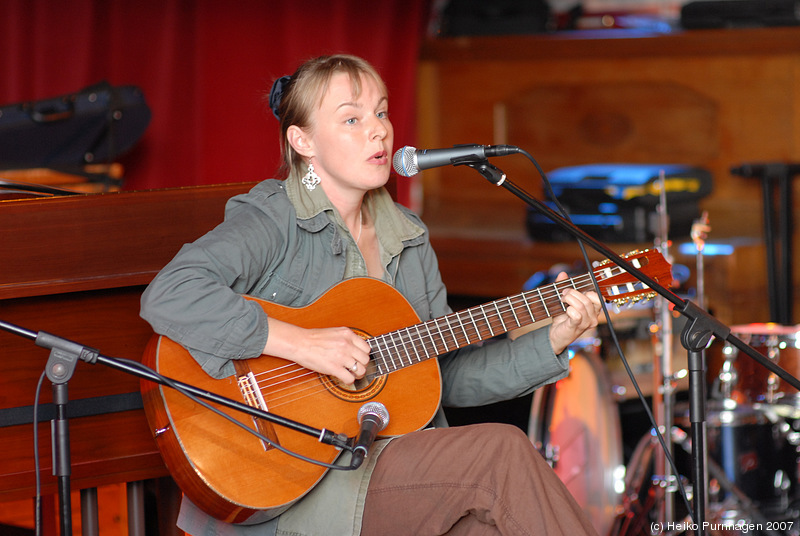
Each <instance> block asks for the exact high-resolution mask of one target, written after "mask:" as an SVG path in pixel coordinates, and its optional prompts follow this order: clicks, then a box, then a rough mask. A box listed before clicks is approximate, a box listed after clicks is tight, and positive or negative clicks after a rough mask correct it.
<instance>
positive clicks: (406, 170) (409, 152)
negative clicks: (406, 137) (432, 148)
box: [392, 145, 419, 177]
mask: <svg viewBox="0 0 800 536" xmlns="http://www.w3.org/2000/svg"><path fill="white" fill-rule="evenodd" d="M416 154H417V150H416V149H415V148H414V147H411V146H409V145H406V146H405V147H403V148H401V149H398V150H397V151H396V152H395V153H394V158H392V165H393V166H394V170H395V171H396V172H397V174H398V175H402V176H403V177H413V176H414V175H416V174H417V173H419V167H417V159H416Z"/></svg>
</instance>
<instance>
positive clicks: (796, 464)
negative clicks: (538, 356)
mask: <svg viewBox="0 0 800 536" xmlns="http://www.w3.org/2000/svg"><path fill="white" fill-rule="evenodd" d="M658 308H659V303H658V301H656V302H655V304H654V305H653V307H652V310H649V311H647V310H646V311H645V312H644V313H643V314H642V311H639V315H638V316H639V317H640V318H645V319H647V320H646V324H647V326H646V328H645V329H644V330H639V331H641V332H644V333H645V334H646V335H645V336H646V337H649V340H645V342H644V345H645V346H648V348H647V350H646V351H645V352H644V353H643V355H644V359H643V360H647V361H650V362H651V366H650V370H653V371H654V373H653V374H652V378H650V379H652V384H649V385H648V387H647V389H645V391H649V392H648V393H647V394H648V395H649V396H651V399H652V404H653V411H652V413H653V415H654V416H655V420H656V424H657V426H658V429H659V430H660V431H661V433H662V435H663V437H664V439H665V441H664V442H663V443H662V442H660V441H658V440H657V434H656V433H655V429H654V427H652V426H648V431H647V432H646V433H644V435H643V436H641V437H639V438H638V441H636V444H635V445H629V446H628V448H627V449H626V445H625V444H624V442H623V434H622V431H623V430H624V428H625V424H626V423H625V422H622V423H621V422H620V421H621V419H620V411H619V409H620V408H619V404H620V403H621V401H622V400H623V398H625V397H626V396H628V395H627V394H625V393H626V391H627V386H626V385H623V384H624V383H625V382H620V381H614V374H613V373H612V370H613V363H612V362H611V361H613V359H612V360H611V361H610V360H609V354H613V353H614V352H613V351H612V352H609V349H608V348H607V347H606V346H607V344H608V343H607V341H605V340H604V339H603V338H602V337H599V336H595V337H590V338H588V339H585V340H584V339H582V340H580V341H578V342H577V343H576V344H575V345H574V346H573V348H572V353H573V354H574V357H573V358H572V359H571V361H570V369H571V370H570V374H569V375H568V376H567V377H566V378H564V379H562V380H559V381H558V382H556V383H555V384H552V385H549V386H546V387H545V388H542V389H539V390H538V391H537V392H536V393H535V394H534V398H533V403H532V407H531V415H530V421H529V427H528V435H529V437H530V439H531V441H532V442H533V443H534V445H535V446H536V447H537V448H539V450H540V451H541V452H542V454H543V455H544V456H545V458H546V459H547V461H548V462H549V463H550V464H551V466H552V467H553V469H554V470H555V472H556V474H558V476H559V477H560V478H561V480H562V481H563V482H564V483H565V485H566V486H567V488H568V489H569V490H570V492H571V493H572V495H573V496H574V497H575V499H576V500H577V502H578V504H580V505H581V506H582V507H583V509H584V511H585V512H586V513H587V515H588V516H589V518H590V519H591V520H592V522H593V524H594V526H595V528H596V529H597V532H598V534H600V535H601V536H623V535H624V536H628V535H645V534H646V535H651V536H652V535H656V534H684V533H685V534H692V533H694V532H695V531H696V526H693V521H692V517H691V516H690V515H689V507H690V506H689V505H690V504H691V499H692V491H693V490H692V482H691V467H692V465H691V439H690V437H691V436H690V435H689V430H690V422H689V413H688V408H689V406H688V404H687V403H686V402H674V401H675V400H676V399H677V396H676V395H679V394H680V393H681V391H680V389H681V386H682V382H681V379H680V378H681V377H682V374H681V371H679V372H677V373H676V372H673V371H672V370H669V369H668V368H666V369H665V368H664V367H663V358H664V354H671V353H673V351H671V350H670V348H671V347H672V346H673V345H672V341H671V340H666V341H665V340H664V338H663V335H664V331H668V332H669V331H670V330H671V327H670V328H669V329H667V330H664V320H665V319H667V318H668V317H669V315H663V316H659V314H658V313H657V309H658ZM654 311H655V314H654ZM639 323H641V321H639ZM600 327H602V326H600ZM731 332H732V333H733V334H734V335H736V336H737V337H738V338H739V339H741V340H742V341H744V342H746V343H748V344H749V345H750V346H752V347H754V348H755V349H756V350H758V351H759V352H760V353H762V354H763V355H765V356H766V357H768V358H769V359H770V360H771V361H773V362H774V363H776V364H777V365H779V366H780V367H781V368H783V369H785V370H786V371H788V372H789V373H790V374H792V375H793V376H795V377H797V376H798V375H800V325H797V326H784V325H778V324H772V323H769V324H746V325H738V326H733V327H732V328H731ZM641 342H642V340H641V339H639V340H638V343H641ZM629 346H630V344H628V346H626V348H628V349H629ZM675 346H676V349H675V350H674V352H681V351H682V355H683V356H685V350H683V348H682V347H681V346H680V344H677V345H675ZM620 348H622V346H620ZM624 351H626V350H624ZM676 356H677V358H678V359H679V358H680V357H681V354H679V353H676ZM705 356H706V362H707V363H708V365H707V368H706V370H707V372H706V378H707V379H706V391H707V400H706V422H705V446H706V449H705V450H706V451H707V452H704V453H703V456H704V459H705V468H706V471H707V475H706V478H705V482H706V483H707V486H706V491H705V500H706V504H707V505H706V507H705V516H706V518H705V519H704V532H705V533H706V534H724V535H726V536H727V535H738V534H782V535H788V534H794V535H796V534H800V392H798V391H797V390H796V389H794V388H793V387H792V386H790V385H788V384H787V383H786V382H784V381H783V380H781V379H780V378H779V377H778V376H777V375H775V374H774V373H771V372H770V371H769V370H767V369H765V368H764V367H763V366H761V365H760V364H759V363H757V362H756V361H754V360H753V359H750V357H749V356H747V355H744V354H742V355H740V354H739V352H738V351H737V349H736V348H735V347H733V346H731V345H729V344H728V343H726V342H724V341H712V342H711V344H709V346H708V347H707V348H706V350H705ZM612 357H616V356H612ZM654 361H655V363H656V364H655V365H653V364H652V362H654ZM669 366H672V362H671V361H670V362H669ZM634 368H635V366H634ZM666 430H669V433H668V434H667V433H665V431H666ZM664 446H666V447H667V449H665V448H664ZM665 450H666V451H667V452H668V454H669V456H666V455H665ZM669 458H672V459H673V460H674V464H669V463H667V462H665V459H667V460H668V459H669ZM675 473H677V474H675ZM682 493H685V496H684V495H681V494H682Z"/></svg>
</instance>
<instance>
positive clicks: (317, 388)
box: [255, 268, 621, 407]
mask: <svg viewBox="0 0 800 536" xmlns="http://www.w3.org/2000/svg"><path fill="white" fill-rule="evenodd" d="M609 269H610V270H611V271H612V273H613V271H614V269H613V268H609ZM620 273H621V269H620ZM582 279H589V280H590V274H586V275H584V276H579V277H576V278H574V279H571V280H564V281H558V282H556V283H554V284H553V285H549V286H548V289H547V290H546V291H544V292H542V291H541V290H540V289H534V290H533V291H527V292H523V293H522V294H519V295H516V296H511V297H509V298H507V299H505V300H498V301H497V302H494V303H495V304H496V305H497V312H496V313H492V314H491V317H492V320H495V321H497V320H498V319H499V322H501V324H502V326H503V328H504V329H505V328H506V326H505V322H504V321H503V318H502V316H503V314H508V313H509V311H510V312H512V313H513V312H514V311H515V309H516V308H517V307H519V305H517V306H513V303H515V302H520V300H521V301H522V303H525V304H526V306H527V307H528V308H529V309H530V310H531V311H534V310H535V311H536V312H537V313H541V312H542V310H544V311H545V312H547V311H546V306H544V305H539V304H534V305H533V306H532V307H531V306H530V304H528V303H526V302H527V301H528V298H527V295H529V294H532V293H537V294H540V298H541V300H546V299H548V298H549V299H554V298H558V300H559V304H560V307H561V309H562V310H563V309H564V305H563V301H561V298H560V294H561V292H562V291H563V289H564V288H567V287H573V288H576V289H577V290H582V287H584V283H580V284H579V283H578V281H579V280H582ZM605 279H607V278H605ZM603 286H605V287H607V288H608V287H612V286H618V285H608V284H606V285H603V284H601V287H603ZM590 288H591V287H590ZM545 295H546V297H545ZM500 304H502V308H503V309H502V310H500ZM482 307H483V306H479V307H478V308H482ZM473 309H477V308H473ZM470 311H471V309H467V310H465V311H461V312H458V313H453V314H452V315H448V316H454V317H458V315H462V314H463V313H465V312H470ZM484 313H485V311H484ZM514 314H515V322H516V324H517V326H518V327H519V326H520V325H521V324H520V323H519V321H518V319H516V313H514ZM484 316H485V317H486V318H487V319H488V318H489V315H487V314H484ZM547 316H552V315H547ZM531 317H532V318H533V319H534V321H536V320H535V318H536V315H531ZM439 320H440V319H434V320H432V321H428V322H425V323H424V324H423V325H428V324H431V323H433V322H438V321H439ZM459 322H460V323H461V319H460V318H459ZM470 323H472V324H473V328H474V331H475V332H476V333H477V334H478V335H479V336H480V331H479V328H478V327H477V323H476V322H474V321H473V322H470ZM462 327H463V324H462ZM487 329H491V328H487ZM437 330H438V324H437ZM402 331H404V332H407V334H408V337H404V336H403V335H402V334H399V338H400V345H403V346H407V345H408V344H413V345H414V346H415V350H414V353H415V354H416V355H417V361H416V362H421V361H423V360H424V359H423V358H421V357H420V355H419V352H418V351H417V350H416V346H417V345H418V344H422V346H423V349H425V351H426V354H427V348H432V349H433V350H434V352H435V355H439V353H440V352H439V350H438V349H437V348H436V344H435V343H433V345H432V346H429V344H428V343H427V342H424V341H423V339H424V338H425V336H422V335H420V336H419V337H416V338H415V337H414V335H413V334H412V333H410V330H409V329H408V328H405V329H401V330H398V331H397V332H395V333H399V332H402ZM418 331H419V330H418ZM425 331H427V333H428V336H427V338H428V339H430V340H431V341H433V335H432V333H431V331H430V328H428V329H426V330H425ZM387 335H388V334H387ZM452 337H453V340H454V341H455V342H456V344H457V347H461V346H462V345H461V344H460V343H459V342H458V335H457V334H456V333H455V332H454V333H453V335H452ZM464 337H465V343H466V344H467V345H468V344H470V341H469V337H468V335H467V334H466V331H465V333H464ZM377 338H384V339H385V338H386V335H382V336H379V337H376V338H375V339H377ZM404 339H407V340H404ZM392 342H393V343H394V342H396V338H395V337H392ZM445 344H446V342H445ZM394 346H395V348H397V347H398V344H394ZM445 351H447V350H445ZM371 353H374V352H371ZM406 354H408V351H407V350H406ZM425 359H427V357H425ZM409 364H413V363H409ZM394 365H395V367H396V368H394V370H397V369H398V368H402V367H403V366H405V365H402V360H401V366H399V367H398V366H397V365H396V363H395V364H394ZM281 369H289V371H288V372H284V373H282V374H279V375H278V376H274V375H273V376H272V377H270V378H268V379H266V380H258V381H257V385H258V387H259V389H261V390H262V392H263V390H264V389H267V390H270V392H271V393H272V395H273V396H271V397H270V398H271V400H270V406H272V407H275V406H280V405H281V402H277V404H276V401H279V400H280V399H281V398H285V396H294V399H293V400H297V399H300V398H305V397H307V396H311V395H313V394H314V393H316V392H321V391H324V390H326V387H325V386H324V385H322V384H321V383H319V382H317V381H315V380H316V377H317V373H316V372H313V371H310V370H308V369H305V368H303V367H301V366H300V365H297V364H294V363H289V364H287V365H284V366H282V367H278V368H277V369H273V370H272V371H270V372H264V373H258V374H255V376H264V375H265V374H269V373H274V372H275V371H278V370H281ZM294 371H296V372H299V374H298V375H297V376H287V374H290V373H292V372H294ZM281 376H287V377H283V378H281ZM303 377H308V380H305V381H304V382H302V383H295V382H298V381H301V379H302V378H303ZM278 378H280V379H279V380H278V381H277V382H275V380H276V379H278ZM269 381H272V382H275V383H272V384H270V383H266V382H269ZM284 383H292V385H287V387H285V388H280V389H277V390H276V391H273V389H274V388H275V387H276V386H278V385H280V384H284ZM303 383H305V384H306V387H305V388H303V387H302V385H303ZM310 389H313V391H311V392H309V393H307V394H305V395H301V396H298V395H299V394H300V393H302V392H303V391H304V390H305V391H309V390H310ZM282 390H289V391H291V392H290V393H289V394H287V395H285V396H282V395H280V392H281V391H282ZM276 393H278V394H277V396H275V394H276Z"/></svg>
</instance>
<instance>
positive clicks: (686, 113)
mask: <svg viewBox="0 0 800 536" xmlns="http://www.w3.org/2000/svg"><path fill="white" fill-rule="evenodd" d="M419 95H420V107H419V109H420V112H419V116H418V124H419V140H420V141H419V143H420V146H421V147H447V146H451V145H453V144H458V143H484V144H492V143H509V144H513V145H518V146H520V147H522V148H523V149H525V150H526V151H528V152H529V153H531V154H532V155H533V157H534V158H536V159H537V161H538V163H539V164H540V165H541V166H542V168H543V169H544V170H545V171H546V172H547V171H550V170H552V169H555V168H557V167H563V166H568V165H579V164H587V163H610V162H624V163H676V164H688V165H697V166H701V167H704V168H706V169H708V170H709V171H711V173H712V176H713V192H712V193H711V195H709V196H708V197H707V198H705V199H703V200H702V202H701V208H702V209H704V210H707V211H708V213H709V217H710V223H711V229H712V230H711V233H710V234H709V240H710V241H728V242H731V243H738V242H741V240H740V239H747V240H748V241H749V242H752V241H756V242H758V241H760V240H761V239H762V234H763V225H762V199H761V185H760V181H759V179H757V178H742V177H739V176H735V175H732V174H731V173H730V168H731V167H733V166H736V165H738V164H741V163H743V162H763V161H783V162H787V161H788V162H800V28H769V29H745V30H720V31H691V32H678V33H675V34H672V35H647V34H641V33H636V32H616V31H612V32H595V33H591V32H590V33H576V34H563V35H559V36H509V37H475V38H472V37H469V38H452V39H437V40H431V41H429V42H427V43H425V45H424V47H423V52H422V63H421V66H420V70H419ZM493 163H494V164H495V165H497V166H498V167H499V168H501V169H502V170H503V171H505V172H506V173H507V174H508V177H509V179H510V180H512V181H513V182H514V183H516V184H517V185H519V186H520V187H521V188H522V189H524V190H526V191H528V192H530V193H531V194H532V195H534V196H535V197H537V198H538V199H544V194H543V188H542V180H541V177H540V176H539V174H538V172H537V171H536V169H535V168H534V167H533V165H532V164H531V163H530V162H529V161H528V160H527V159H525V158H524V157H522V156H510V157H505V158H502V159H493ZM422 184H423V190H424V194H423V206H424V210H423V217H424V219H425V221H426V222H427V223H428V225H429V227H430V229H431V233H432V236H433V237H434V239H435V243H437V244H450V245H455V244H457V243H458V242H460V241H470V242H471V244H470V247H471V248H472V255H471V256H470V255H466V256H465V255H464V254H463V253H462V252H460V251H458V248H457V246H454V247H448V248H446V249H443V250H441V251H439V260H440V263H441V266H442V272H443V274H445V276H444V277H445V283H446V284H447V285H448V288H450V289H459V290H463V291H465V293H467V294H470V295H475V296H488V297H493V296H496V295H497V294H498V293H500V295H508V294H511V293H513V292H517V291H518V290H519V286H520V285H521V284H522V282H524V280H525V277H524V275H525V274H522V273H519V272H520V271H525V270H526V269H527V268H528V267H533V266H538V265H551V264H555V263H557V262H564V261H565V262H572V261H573V260H574V259H575V257H574V255H575V254H577V252H578V250H577V249H576V248H574V247H572V246H571V245H570V247H566V248H559V247H557V246H558V245H557V244H555V245H546V244H543V243H536V242H532V241H531V240H529V239H528V237H527V233H526V229H525V212H526V207H525V206H524V204H523V203H522V201H520V200H518V199H517V198H516V197H514V196H512V195H511V194H510V193H508V192H507V191H506V190H505V189H503V188H497V187H494V186H493V185H491V184H489V183H488V182H487V181H486V180H485V179H483V178H482V177H481V176H480V175H478V174H477V173H476V172H475V171H473V170H471V169H468V168H466V167H463V166H459V167H446V168H437V169H431V170H427V171H425V172H424V173H423V174H422ZM795 190H796V188H795ZM794 195H795V205H798V202H800V194H798V193H797V192H795V194H794ZM671 238H673V239H675V238H676V237H671ZM687 239H688V237H679V238H678V240H679V241H683V240H687ZM509 244H517V253H516V254H512V253H509ZM794 244H795V246H794V250H795V258H796V261H795V262H796V264H797V263H798V262H800V255H798V252H800V245H799V244H798V241H797V239H796V238H795V239H794ZM637 246H638V247H649V246H652V244H638V245H637ZM613 249H619V250H622V251H620V253H623V252H624V250H626V249H627V246H625V245H619V247H616V246H615V247H614V248H613ZM744 256H746V257H748V259H749V261H750V262H749V263H747V264H746V265H745V266H744V267H743V268H741V269H739V270H738V272H739V274H738V275H740V276H744V277H743V279H741V281H748V285H749V286H748V287H747V288H738V289H737V291H738V292H740V293H744V294H739V295H748V296H750V297H753V293H754V292H758V290H759V289H764V288H766V282H765V281H764V280H763V278H764V275H765V271H764V264H765V262H766V261H765V258H764V257H763V256H754V255H752V252H750V253H748V254H747V255H744ZM486 259H498V262H502V263H507V264H506V265H505V266H495V267H493V268H492V267H490V266H487V260H486ZM489 270H492V271H493V272H496V273H500V274H506V277H494V276H493V275H488V274H489ZM742 270H747V273H746V274H742V273H741V271H742ZM515 273H516V274H517V275H516V276H514V275H513V274H515ZM731 273H733V272H731ZM480 274H484V276H483V277H481V276H480ZM527 275H530V274H527ZM748 276H749V277H748ZM712 291H713V292H714V293H715V295H714V296H713V300H716V301H717V303H718V304H719V306H720V307H719V308H720V310H725V311H733V310H734V309H736V308H735V307H733V306H732V304H731V300H732V297H731V296H730V295H729V294H728V293H727V292H725V291H724V290H723V289H720V288H719V287H715V288H713V289H709V292H712ZM759 297H760V300H757V301H756V302H755V303H754V304H753V306H752V307H751V309H750V310H751V312H753V316H754V317H758V318H762V319H763V318H764V317H765V316H766V311H767V310H768V303H767V302H768V297H767V296H766V295H763V294H762V295H759ZM761 309H763V311H765V313H764V314H761V312H760V310H761ZM756 311H759V312H757V313H756Z"/></svg>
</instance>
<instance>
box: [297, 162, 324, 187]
mask: <svg viewBox="0 0 800 536" xmlns="http://www.w3.org/2000/svg"><path fill="white" fill-rule="evenodd" d="M300 182H302V183H303V185H304V186H305V187H306V189H307V190H308V191H309V192H310V191H311V190H313V189H315V188H316V187H317V184H319V183H320V182H322V179H320V178H319V175H317V173H316V171H314V164H312V163H311V162H309V163H308V171H306V174H305V175H303V178H302V179H301V180H300Z"/></svg>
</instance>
